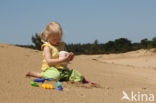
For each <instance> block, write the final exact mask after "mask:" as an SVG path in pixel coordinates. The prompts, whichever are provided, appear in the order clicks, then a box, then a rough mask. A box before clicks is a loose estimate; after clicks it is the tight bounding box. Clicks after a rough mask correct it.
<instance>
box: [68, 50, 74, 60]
mask: <svg viewBox="0 0 156 103" xmlns="http://www.w3.org/2000/svg"><path fill="white" fill-rule="evenodd" d="M69 54H70V55H71V58H70V61H71V60H73V58H74V53H73V52H70V53H69Z"/></svg>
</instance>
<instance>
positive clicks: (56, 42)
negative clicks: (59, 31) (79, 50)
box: [48, 36, 61, 46]
mask: <svg viewBox="0 0 156 103" xmlns="http://www.w3.org/2000/svg"><path fill="white" fill-rule="evenodd" d="M48 40H49V42H50V43H51V44H52V45H56V46H57V45H59V44H60V42H61V37H60V36H53V37H49V38H48Z"/></svg>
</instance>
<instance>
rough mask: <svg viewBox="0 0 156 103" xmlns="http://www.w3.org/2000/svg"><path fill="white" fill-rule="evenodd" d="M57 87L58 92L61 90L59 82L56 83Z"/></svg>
mask: <svg viewBox="0 0 156 103" xmlns="http://www.w3.org/2000/svg"><path fill="white" fill-rule="evenodd" d="M57 87H58V89H57V90H59V91H62V90H63V88H62V85H61V83H60V82H59V81H58V82H57Z"/></svg>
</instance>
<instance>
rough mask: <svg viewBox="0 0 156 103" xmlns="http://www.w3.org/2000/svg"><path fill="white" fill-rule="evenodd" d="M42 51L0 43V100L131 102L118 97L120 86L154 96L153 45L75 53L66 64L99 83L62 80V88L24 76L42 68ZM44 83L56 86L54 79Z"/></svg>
mask: <svg viewBox="0 0 156 103" xmlns="http://www.w3.org/2000/svg"><path fill="white" fill-rule="evenodd" d="M41 54H42V53H41V51H37V50H32V49H27V48H21V47H16V46H12V45H9V44H2V43H1V44H0V103H133V102H129V101H128V100H123V101H121V97H122V96H123V94H122V91H123V90H124V91H125V92H126V93H127V94H128V95H130V93H131V92H132V91H133V92H135V93H136V94H138V92H140V94H141V93H144V94H145V93H146V94H154V95H155V96H156V53H155V50H154V49H152V50H138V51H133V52H128V53H123V54H109V55H79V56H75V58H74V60H73V61H72V62H71V64H70V65H69V67H70V68H71V69H72V68H74V69H76V70H78V71H80V72H81V73H82V74H83V75H85V76H86V78H87V79H89V80H91V81H94V82H96V83H99V84H100V85H101V87H98V88H97V87H88V86H87V85H86V86H82V85H76V84H68V83H66V82H63V83H62V85H63V87H64V91H57V90H46V89H43V88H40V87H32V86H31V85H30V84H29V82H30V81H32V80H33V79H34V78H25V74H26V73H27V72H28V71H37V72H40V71H41V70H40V68H41V62H42V56H41ZM47 83H52V84H53V85H54V86H56V83H55V82H52V81H50V82H47ZM137 103H142V102H137ZM143 103H151V102H145V101H144V102H143ZM152 103H156V100H155V101H154V102H152Z"/></svg>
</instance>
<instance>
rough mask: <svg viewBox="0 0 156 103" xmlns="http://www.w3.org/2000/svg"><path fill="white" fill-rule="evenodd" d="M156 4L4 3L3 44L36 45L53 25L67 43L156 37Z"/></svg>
mask: <svg viewBox="0 0 156 103" xmlns="http://www.w3.org/2000/svg"><path fill="white" fill-rule="evenodd" d="M155 5H156V0H0V14H1V15H0V35H1V37H0V42H1V43H10V44H32V42H31V37H32V35H34V34H35V33H40V32H41V31H43V30H44V28H45V26H46V25H47V24H48V23H49V22H51V21H58V22H59V23H60V24H61V25H62V28H63V32H64V37H63V40H64V41H65V42H66V43H88V42H89V43H92V42H94V40H96V39H97V40H98V41H99V42H101V43H106V42H108V41H110V40H114V39H117V38H121V37H124V38H128V39H129V40H131V41H132V42H139V41H140V40H141V39H144V38H148V39H152V38H153V37H156V6H155Z"/></svg>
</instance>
